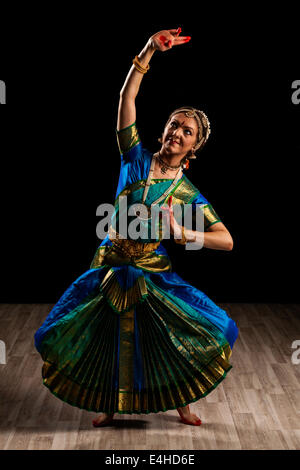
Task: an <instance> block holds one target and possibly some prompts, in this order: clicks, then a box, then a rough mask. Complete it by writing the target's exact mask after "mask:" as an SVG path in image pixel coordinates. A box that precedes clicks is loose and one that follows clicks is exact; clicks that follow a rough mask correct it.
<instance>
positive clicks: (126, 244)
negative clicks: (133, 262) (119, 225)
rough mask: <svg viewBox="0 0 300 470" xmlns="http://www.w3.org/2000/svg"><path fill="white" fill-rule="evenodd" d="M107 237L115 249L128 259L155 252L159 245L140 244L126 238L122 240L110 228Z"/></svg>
mask: <svg viewBox="0 0 300 470" xmlns="http://www.w3.org/2000/svg"><path fill="white" fill-rule="evenodd" d="M108 237H109V239H110V240H111V242H112V243H113V245H114V246H115V247H116V248H117V249H119V250H121V251H122V252H123V253H124V254H125V255H127V256H129V257H138V256H141V255H143V254H145V253H150V252H151V251H154V250H156V249H157V248H158V247H159V245H160V242H153V243H142V242H138V241H136V240H130V239H128V238H122V236H121V235H120V234H119V233H118V232H116V230H114V229H113V228H112V226H110V227H109V231H108Z"/></svg>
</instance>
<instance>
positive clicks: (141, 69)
mask: <svg viewBox="0 0 300 470" xmlns="http://www.w3.org/2000/svg"><path fill="white" fill-rule="evenodd" d="M132 63H133V64H134V66H135V68H136V69H137V70H138V71H139V72H141V73H143V74H145V73H147V72H148V70H149V69H150V65H149V64H148V65H147V66H146V67H144V66H143V65H142V64H141V63H140V62H139V59H138V56H137V55H136V56H135V58H134V59H133V61H132Z"/></svg>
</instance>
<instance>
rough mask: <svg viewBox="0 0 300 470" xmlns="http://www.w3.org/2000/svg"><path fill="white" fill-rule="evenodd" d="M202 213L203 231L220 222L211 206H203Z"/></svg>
mask: <svg viewBox="0 0 300 470" xmlns="http://www.w3.org/2000/svg"><path fill="white" fill-rule="evenodd" d="M203 211H204V231H206V230H207V229H208V227H211V226H212V225H214V224H216V223H217V222H222V221H221V219H220V217H219V216H218V214H217V213H216V211H215V210H214V208H213V206H212V205H211V204H209V203H208V204H205V205H204V206H203Z"/></svg>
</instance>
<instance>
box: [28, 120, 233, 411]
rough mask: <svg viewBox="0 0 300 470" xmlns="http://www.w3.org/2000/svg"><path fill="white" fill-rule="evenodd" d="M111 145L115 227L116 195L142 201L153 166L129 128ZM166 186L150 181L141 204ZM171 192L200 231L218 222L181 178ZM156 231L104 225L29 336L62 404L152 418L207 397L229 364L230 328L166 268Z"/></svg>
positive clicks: (206, 300) (46, 379) (134, 131)
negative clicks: (88, 255) (200, 224)
mask: <svg viewBox="0 0 300 470" xmlns="http://www.w3.org/2000/svg"><path fill="white" fill-rule="evenodd" d="M117 139H118V145H119V149H120V154H121V169H120V176H119V182H118V187H117V192H116V200H115V212H114V218H115V219H114V220H115V221H116V222H117V221H118V220H119V218H120V216H121V213H120V207H121V205H120V204H119V202H120V200H121V199H120V198H121V196H126V197H127V201H128V202H127V205H128V207H130V205H132V204H134V203H136V202H138V201H140V200H141V198H142V194H143V191H144V188H145V184H146V180H147V177H148V173H149V170H150V164H151V160H152V153H151V152H149V151H148V150H147V149H144V148H143V146H142V143H141V141H140V138H139V135H138V131H137V129H136V125H135V123H134V124H133V125H131V126H129V127H127V128H125V129H122V130H121V131H119V132H117ZM172 181H173V180H171V179H167V178H161V179H159V178H157V179H152V181H151V184H150V187H149V192H148V195H147V199H146V201H145V203H146V204H147V205H150V204H151V203H152V202H153V201H155V200H156V199H157V198H158V197H159V196H160V195H162V194H163V193H164V192H165V191H166V189H167V188H168V187H169V186H170V185H171V183H172ZM170 194H171V195H172V201H173V204H179V205H181V206H183V205H184V204H191V206H192V210H193V212H195V211H196V208H197V206H198V205H199V206H201V208H202V210H203V213H204V230H207V228H208V227H210V226H211V225H212V224H215V223H217V222H220V218H219V217H218V215H217V213H216V212H215V210H214V209H213V207H212V205H211V204H210V203H209V202H208V201H207V200H206V199H205V197H204V196H203V195H202V194H201V193H200V191H199V190H198V189H197V188H196V187H195V186H194V185H193V184H192V183H191V182H190V181H189V180H188V178H187V177H186V176H185V175H184V174H183V175H182V177H181V178H180V180H179V181H178V182H177V184H176V185H175V187H174V188H173V189H172V191H171V193H170ZM168 197H169V195H168ZM163 202H164V201H163ZM163 202H162V203H163ZM116 226H117V224H116V225H114V227H116ZM160 233H161V232H159V234H158V236H157V234H155V236H154V237H153V235H152V233H151V235H150V236H149V237H148V238H141V239H138V240H135V241H133V240H130V239H122V238H121V239H120V238H118V232H117V230H114V229H113V228H112V226H111V227H110V231H109V233H108V234H107V236H106V237H105V238H104V240H103V241H102V243H101V244H100V246H99V247H98V249H97V250H96V253H95V256H94V258H93V260H92V263H91V265H90V269H89V270H88V271H86V272H85V273H83V274H82V275H81V276H80V277H79V278H78V279H76V280H75V281H74V282H73V283H72V284H71V286H69V288H68V289H67V290H66V291H65V292H64V294H63V295H62V296H61V298H60V299H59V300H58V302H57V303H56V305H55V306H54V307H53V309H52V310H51V312H50V313H49V314H48V316H47V318H46V319H45V321H44V323H43V324H42V325H41V327H40V328H39V329H38V330H37V331H36V333H35V336H34V339H35V347H36V349H37V350H38V351H39V353H40V354H41V357H42V359H43V367H42V378H43V384H44V385H45V386H46V387H48V389H49V390H50V391H51V392H52V393H53V394H54V395H55V396H57V397H58V398H60V399H61V400H63V401H65V402H67V403H69V404H70V405H73V406H76V407H79V408H82V409H85V410H88V411H95V412H105V413H126V414H132V413H137V414H138V413H157V412H159V411H167V410H170V409H176V408H178V407H182V406H185V405H187V404H189V403H192V402H195V401H197V400H199V399H200V398H203V397H205V396H206V395H207V394H208V393H210V392H211V391H212V390H214V389H215V388H216V387H217V385H218V384H219V383H220V382H221V381H222V380H223V379H224V378H225V377H226V374H227V373H228V371H229V370H230V369H231V368H232V365H231V364H230V362H229V359H230V356H231V353H232V348H233V345H234V343H235V341H236V339H237V336H238V328H237V326H236V324H235V322H234V321H233V320H232V319H231V318H230V317H229V316H228V314H227V313H226V311H225V310H223V309H221V308H220V307H218V306H217V305H216V304H215V303H214V302H213V301H212V300H211V299H209V298H208V297H207V295H206V294H205V293H203V292H202V291H200V290H199V289H197V288H196V287H194V286H192V285H191V284H189V283H188V282H186V281H184V280H183V279H182V278H181V277H180V276H179V275H178V274H176V273H175V272H173V271H172V263H171V260H170V258H169V256H168V253H167V251H166V249H165V248H164V246H163V244H162V243H161V239H160ZM112 234H113V235H114V236H112ZM151 237H152V238H151Z"/></svg>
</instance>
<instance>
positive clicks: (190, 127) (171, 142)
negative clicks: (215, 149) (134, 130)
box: [162, 113, 198, 155]
mask: <svg viewBox="0 0 300 470" xmlns="http://www.w3.org/2000/svg"><path fill="white" fill-rule="evenodd" d="M197 136H198V124H197V121H196V120H195V118H193V117H187V116H186V115H185V114H184V113H178V114H175V115H174V116H173V117H172V118H171V120H170V122H169V123H168V125H167V126H166V127H165V130H164V133H163V137H162V144H163V149H164V150H165V151H166V152H167V153H169V154H183V155H186V154H187V153H188V152H189V151H190V150H192V148H193V146H194V145H195V144H196V143H197Z"/></svg>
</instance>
